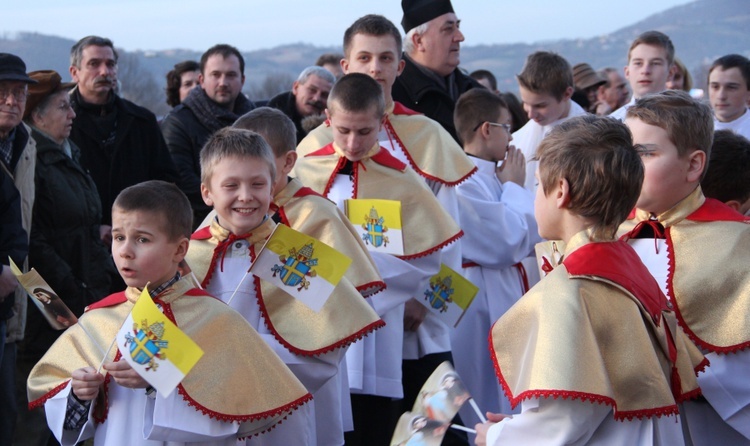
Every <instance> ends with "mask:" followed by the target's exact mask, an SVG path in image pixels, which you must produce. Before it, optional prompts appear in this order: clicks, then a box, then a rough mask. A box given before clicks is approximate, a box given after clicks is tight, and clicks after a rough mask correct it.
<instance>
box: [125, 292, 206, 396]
mask: <svg viewBox="0 0 750 446" xmlns="http://www.w3.org/2000/svg"><path fill="white" fill-rule="evenodd" d="M116 339H117V347H118V348H119V349H120V352H121V353H122V357H123V358H125V360H126V361H127V362H128V364H130V366H131V367H133V369H134V370H135V371H136V372H138V374H139V375H140V376H141V377H142V378H143V379H145V380H146V381H147V382H148V383H149V384H150V385H151V386H152V387H154V388H155V389H156V390H157V391H158V392H159V394H160V395H162V396H165V397H166V396H169V394H170V393H172V391H173V390H174V389H175V387H177V385H178V384H179V383H180V382H181V381H182V380H183V378H185V376H186V375H187V374H188V373H189V372H190V370H191V369H192V368H193V366H194V365H195V364H196V363H197V362H198V360H199V359H200V358H201V356H203V350H201V348H200V347H199V346H198V344H196V343H195V342H193V340H192V339H190V338H189V337H188V336H187V335H186V334H185V333H183V332H182V330H180V329H179V328H178V327H177V325H175V324H174V322H172V321H171V320H169V318H168V317H167V316H165V315H164V314H163V313H162V312H161V311H160V310H159V307H157V306H156V304H155V303H154V301H153V300H151V296H149V294H148V290H147V289H146V288H144V289H143V292H142V293H141V295H140V297H139V298H138V301H137V302H136V303H135V305H134V306H133V310H132V311H131V312H130V314H129V315H128V317H127V318H126V319H125V322H124V323H123V324H122V327H121V328H120V331H119V332H118V333H117V338H116Z"/></svg>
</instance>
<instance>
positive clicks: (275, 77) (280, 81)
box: [245, 72, 296, 101]
mask: <svg viewBox="0 0 750 446" xmlns="http://www.w3.org/2000/svg"><path fill="white" fill-rule="evenodd" d="M295 79H296V77H294V76H293V75H292V74H290V73H288V72H275V73H271V74H269V75H267V76H266V78H265V79H263V81H262V82H260V83H256V84H253V85H251V86H250V87H249V88H246V91H245V92H246V93H247V95H248V96H249V97H250V99H251V100H253V101H262V100H268V99H271V98H272V97H274V96H276V95H277V94H279V93H281V92H284V91H289V90H291V89H292V84H293V83H294V81H295Z"/></svg>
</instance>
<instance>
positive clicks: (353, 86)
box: [328, 73, 385, 116]
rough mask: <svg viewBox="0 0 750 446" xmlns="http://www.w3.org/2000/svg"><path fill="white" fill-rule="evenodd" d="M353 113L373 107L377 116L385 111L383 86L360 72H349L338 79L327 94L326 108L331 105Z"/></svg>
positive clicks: (329, 108)
mask: <svg viewBox="0 0 750 446" xmlns="http://www.w3.org/2000/svg"><path fill="white" fill-rule="evenodd" d="M334 104H335V105H336V106H337V107H340V108H341V109H343V110H346V111H348V112H353V113H362V112H368V111H370V110H372V109H373V108H374V109H375V112H376V113H377V115H378V116H383V114H384V113H385V98H384V97H383V88H382V87H381V86H380V84H379V83H378V82H377V81H376V80H375V79H373V78H371V77H370V76H368V75H366V74H362V73H349V74H347V75H344V76H342V77H341V79H339V80H338V81H337V82H336V83H335V84H334V85H333V88H332V89H331V93H330V94H329V95H328V110H329V112H330V113H333V111H332V110H331V108H332V106H333V105H334Z"/></svg>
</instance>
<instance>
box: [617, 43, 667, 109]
mask: <svg viewBox="0 0 750 446" xmlns="http://www.w3.org/2000/svg"><path fill="white" fill-rule="evenodd" d="M673 73H674V45H673V44H672V40H671V39H670V38H669V36H667V35H666V34H664V33H661V32H659V31H646V32H645V33H643V34H641V35H639V36H638V37H636V38H635V40H633V43H631V44H630V49H629V50H628V65H627V66H626V67H625V78H626V79H627V80H628V83H629V84H630V91H631V92H632V95H631V97H630V102H628V103H627V104H625V105H623V106H622V107H620V108H618V109H617V110H615V111H613V112H612V113H611V114H610V115H609V116H610V117H612V118H616V119H619V120H620V121H624V120H625V114H626V112H627V111H628V108H630V107H632V106H633V104H635V101H636V100H637V99H640V98H642V97H643V96H645V95H647V94H651V93H661V92H662V91H664V90H666V89H667V81H668V80H669V79H670V78H671V77H672V74H673Z"/></svg>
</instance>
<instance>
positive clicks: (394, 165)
mask: <svg viewBox="0 0 750 446" xmlns="http://www.w3.org/2000/svg"><path fill="white" fill-rule="evenodd" d="M370 159H371V160H373V161H374V162H376V163H378V164H380V165H381V166H385V167H390V168H391V169H395V170H398V171H399V172H402V171H403V170H404V169H406V164H404V163H403V162H401V160H399V159H398V158H396V157H395V156H393V155H391V152H389V151H388V149H386V148H383V147H381V148H380V150H379V151H378V153H376V154H375V155H373V156H371V157H370Z"/></svg>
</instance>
